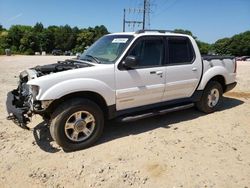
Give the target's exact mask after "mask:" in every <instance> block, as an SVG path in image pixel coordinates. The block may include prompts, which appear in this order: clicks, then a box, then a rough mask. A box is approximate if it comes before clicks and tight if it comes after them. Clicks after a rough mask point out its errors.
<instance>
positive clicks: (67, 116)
mask: <svg viewBox="0 0 250 188" xmlns="http://www.w3.org/2000/svg"><path fill="white" fill-rule="evenodd" d="M52 117H53V118H52V121H51V125H50V126H51V127H50V132H51V135H53V138H54V140H55V141H56V142H57V143H58V145H60V146H61V147H62V148H63V149H65V150H67V151H74V150H80V149H84V148H87V147H89V146H91V145H93V144H94V143H95V142H96V141H97V139H98V138H99V137H100V136H101V134H102V131H103V127H104V117H103V112H102V110H101V109H100V107H99V106H98V105H97V104H96V103H94V102H92V101H90V100H88V99H81V98H78V99H73V100H69V101H66V102H64V103H63V104H62V105H60V106H59V107H58V108H57V109H56V110H55V112H54V113H53V115H52Z"/></svg>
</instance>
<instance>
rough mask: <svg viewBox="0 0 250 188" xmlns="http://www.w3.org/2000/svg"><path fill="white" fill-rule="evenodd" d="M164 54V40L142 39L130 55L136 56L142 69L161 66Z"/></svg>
mask: <svg viewBox="0 0 250 188" xmlns="http://www.w3.org/2000/svg"><path fill="white" fill-rule="evenodd" d="M163 52H164V44H163V40H162V39H142V40H140V41H138V42H137V44H136V45H135V46H134V48H133V49H132V51H130V53H129V54H128V55H129V56H135V57H136V58H137V59H138V62H139V66H140V67H148V66H159V65H161V63H162V59H163Z"/></svg>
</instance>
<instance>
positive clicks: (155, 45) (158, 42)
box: [115, 36, 165, 110]
mask: <svg viewBox="0 0 250 188" xmlns="http://www.w3.org/2000/svg"><path fill="white" fill-rule="evenodd" d="M164 49H165V43H164V40H163V38H162V37H161V36H156V37H142V38H140V39H137V40H136V41H135V42H134V44H133V45H132V47H131V49H130V50H129V51H128V53H127V54H126V55H125V58H126V57H127V56H133V57H135V58H136V60H137V64H136V66H135V67H132V68H131V69H128V68H125V67H124V66H122V62H121V63H120V64H119V66H118V67H117V68H116V72H115V78H116V108H117V110H124V109H128V108H133V107H139V106H144V105H149V104H153V103H157V102H160V101H161V100H162V97H163V93H164V88H165V68H164V67H163V66H162V63H163V62H164V58H165V57H164V54H165V53H164ZM125 58H124V60H125ZM124 60H123V61H124Z"/></svg>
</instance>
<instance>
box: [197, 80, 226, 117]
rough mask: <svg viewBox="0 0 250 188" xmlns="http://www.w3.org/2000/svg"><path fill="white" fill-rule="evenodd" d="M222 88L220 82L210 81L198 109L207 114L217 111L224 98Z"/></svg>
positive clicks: (198, 103)
mask: <svg viewBox="0 0 250 188" xmlns="http://www.w3.org/2000/svg"><path fill="white" fill-rule="evenodd" d="M222 93H223V90H222V86H221V84H220V83H219V82H216V81H210V82H209V83H208V84H207V86H206V88H205V90H204V92H203V95H202V97H201V99H200V101H198V102H197V103H196V107H197V108H198V109H199V110H200V111H202V112H205V113H212V112H214V111H215V110H217V108H218V106H219V104H220V102H221V97H222Z"/></svg>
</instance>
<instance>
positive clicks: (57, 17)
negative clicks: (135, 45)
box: [0, 0, 250, 43]
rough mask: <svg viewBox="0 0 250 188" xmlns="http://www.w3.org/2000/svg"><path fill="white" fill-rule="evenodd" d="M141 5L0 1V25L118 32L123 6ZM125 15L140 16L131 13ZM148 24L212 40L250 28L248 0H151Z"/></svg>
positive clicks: (135, 2) (97, 0) (102, 0)
mask: <svg viewBox="0 0 250 188" xmlns="http://www.w3.org/2000/svg"><path fill="white" fill-rule="evenodd" d="M142 4H143V0H42V1H36V0H0V24H1V25H3V26H4V27H5V28H9V27H10V26H11V25H13V24H23V25H34V24H35V23H36V22H42V23H43V24H44V26H48V25H65V24H69V25H70V26H78V27H80V28H82V27H89V26H96V25H105V26H106V27H107V28H108V30H109V31H110V32H120V31H122V18H123V8H130V7H131V8H133V7H135V8H140V7H142ZM127 18H128V19H135V20H140V19H141V16H140V14H138V13H130V14H129V15H128V17H127ZM150 23H151V25H150V28H151V29H167V30H171V29H175V28H181V29H188V30H191V31H192V32H193V34H194V35H195V36H197V37H198V38H199V39H200V40H202V41H205V42H209V43H212V42H215V41H216V40H218V39H220V38H223V37H230V36H232V35H234V34H237V33H240V32H244V31H246V30H250V0H151V14H150ZM132 29H133V28H132V27H130V28H129V27H127V30H130V31H131V30H132ZM134 29H135V30H136V29H138V27H137V26H136V27H135V28H134Z"/></svg>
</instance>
